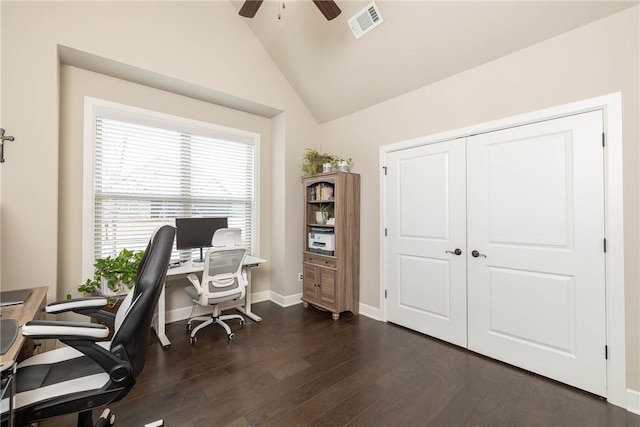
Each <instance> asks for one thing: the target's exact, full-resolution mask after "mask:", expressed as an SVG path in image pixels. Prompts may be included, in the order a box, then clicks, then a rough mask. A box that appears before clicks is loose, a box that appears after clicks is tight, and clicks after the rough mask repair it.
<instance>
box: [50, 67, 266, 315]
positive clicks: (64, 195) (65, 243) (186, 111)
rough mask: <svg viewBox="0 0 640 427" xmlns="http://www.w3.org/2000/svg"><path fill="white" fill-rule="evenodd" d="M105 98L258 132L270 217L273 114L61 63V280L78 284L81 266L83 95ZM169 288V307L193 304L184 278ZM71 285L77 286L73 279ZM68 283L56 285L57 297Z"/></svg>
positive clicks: (261, 279) (261, 275)
mask: <svg viewBox="0 0 640 427" xmlns="http://www.w3.org/2000/svg"><path fill="white" fill-rule="evenodd" d="M85 96H90V97H94V98H99V99H104V100H107V101H112V102H118V103H121V104H125V105H131V106H135V107H139V108H145V109H148V110H152V111H158V112H162V113H166V114H173V115H175V116H180V117H188V118H190V119H194V120H200V121H203V122H208V123H214V124H217V125H222V126H228V127H232V128H236V129H242V130H247V131H251V132H256V133H258V134H260V164H261V165H263V166H262V168H261V170H260V176H259V178H258V183H259V190H260V195H261V205H260V207H259V211H260V215H261V217H260V220H261V222H262V223H264V224H269V223H270V222H271V218H270V216H271V215H270V213H271V209H270V206H271V203H270V200H271V185H270V184H269V181H270V174H271V168H270V167H269V165H270V163H271V159H270V158H271V142H270V141H271V120H269V119H267V118H264V117H259V116H254V115H251V114H247V113H243V112H239V111H237V110H231V109H228V108H223V107H219V106H216V105H213V104H209V103H206V102H202V101H197V100H194V99H192V98H187V97H184V96H180V95H176V94H173V93H169V92H164V91H161V90H157V89H152V88H149V87H147V86H141V85H137V84H133V83H130V82H127V81H124V80H119V79H114V78H111V77H107V76H105V75H102V74H97V73H93V72H90V71H86V70H82V69H79V68H75V67H70V66H66V65H63V66H61V68H60V173H59V179H60V181H59V191H60V193H59V198H58V203H59V209H58V212H59V218H60V220H59V233H60V236H64V238H63V239H59V242H58V254H59V259H58V283H61V284H63V283H69V284H78V283H80V282H83V281H84V279H86V277H82V276H81V270H82V268H81V267H82V266H81V265H80V263H78V260H79V259H81V258H82V217H83V215H82V214H83V200H82V188H83V174H82V167H83V153H84V149H83V144H84V141H83V136H84V133H83V131H84V129H83V128H84V126H83V120H84V97H85ZM264 228H266V229H265V230H264V233H261V235H260V237H261V240H260V248H259V252H258V253H259V255H260V256H261V257H263V258H266V259H270V253H269V252H270V246H269V241H270V239H269V235H270V233H269V226H265V227H264ZM266 271H267V269H264V270H262V269H257V270H255V271H254V272H253V273H252V285H253V291H254V292H260V291H265V290H268V289H269V275H268V274H266ZM170 284H171V289H169V290H168V291H167V309H168V310H172V309H174V308H178V307H184V306H189V305H191V300H190V299H189V298H188V297H187V296H186V295H185V294H184V292H183V287H184V286H187V285H188V283H187V282H186V280H184V281H180V282H170ZM71 287H74V286H73V285H72V286H71ZM65 291H66V290H65V289H58V298H60V297H63V296H64V295H63V294H62V292H65Z"/></svg>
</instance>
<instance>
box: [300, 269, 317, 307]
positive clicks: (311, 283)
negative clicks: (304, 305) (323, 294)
mask: <svg viewBox="0 0 640 427" xmlns="http://www.w3.org/2000/svg"><path fill="white" fill-rule="evenodd" d="M302 271H303V273H302V274H303V279H302V297H303V298H305V299H307V300H308V301H309V302H318V297H317V290H318V287H317V286H316V284H317V283H320V280H319V277H317V276H318V273H317V272H318V267H315V266H313V265H309V264H303V269H302Z"/></svg>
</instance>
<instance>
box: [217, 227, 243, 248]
mask: <svg viewBox="0 0 640 427" xmlns="http://www.w3.org/2000/svg"><path fill="white" fill-rule="evenodd" d="M211 246H213V247H214V248H237V247H239V246H242V230H240V229H239V228H220V229H218V230H216V232H215V233H214V234H213V238H212V239H211Z"/></svg>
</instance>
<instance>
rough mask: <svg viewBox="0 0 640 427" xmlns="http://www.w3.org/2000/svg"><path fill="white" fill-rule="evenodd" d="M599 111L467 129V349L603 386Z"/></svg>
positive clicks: (600, 389)
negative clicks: (503, 127) (474, 130)
mask: <svg viewBox="0 0 640 427" xmlns="http://www.w3.org/2000/svg"><path fill="white" fill-rule="evenodd" d="M602 131H603V124H602V112H590V113H583V114H579V115H575V116H570V117H565V118H559V119H555V120H550V121H546V122H541V123H536V124H531V125H526V126H520V127H514V128H511V129H507V130H502V131H497V132H492V133H487V134H482V135H478V136H474V137H470V138H468V140H467V152H468V158H469V159H470V161H469V164H468V169H467V173H468V181H467V190H468V199H467V209H468V210H467V215H468V250H469V253H471V251H474V250H476V251H478V252H479V253H480V255H479V256H478V257H473V256H468V257H467V263H468V308H469V311H468V316H469V318H468V325H469V330H468V340H469V349H471V350H474V351H477V352H479V353H482V354H485V355H487V356H490V357H493V358H496V359H499V360H502V361H504V362H507V363H510V364H513V365H516V366H519V367H522V368H524V369H527V370H530V371H533V372H536V373H539V374H541V375H545V376H548V377H550V378H553V379H556V380H559V381H562V382H564V383H567V384H570V385H573V386H576V387H579V388H581V389H584V390H587V391H590V392H592V393H595V394H598V395H602V396H605V395H606V361H605V344H606V334H605V332H606V329H605V327H606V323H605V270H604V268H605V257H604V250H603V239H604V235H605V234H604V182H603V148H602Z"/></svg>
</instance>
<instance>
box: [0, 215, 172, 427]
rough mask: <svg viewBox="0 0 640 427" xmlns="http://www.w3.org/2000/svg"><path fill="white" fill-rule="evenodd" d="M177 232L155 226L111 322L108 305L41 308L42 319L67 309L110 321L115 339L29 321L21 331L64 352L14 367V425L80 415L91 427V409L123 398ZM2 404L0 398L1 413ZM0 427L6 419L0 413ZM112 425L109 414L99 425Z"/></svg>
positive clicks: (98, 330)
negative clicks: (53, 342)
mask: <svg viewBox="0 0 640 427" xmlns="http://www.w3.org/2000/svg"><path fill="white" fill-rule="evenodd" d="M174 234H175V229H174V228H173V227H170V226H162V227H160V228H158V229H157V230H156V231H155V232H154V234H153V236H152V237H151V239H150V241H149V244H148V245H147V249H146V251H145V253H144V255H143V257H142V260H141V261H140V265H139V267H138V278H137V280H136V283H135V286H134V288H133V289H132V290H131V292H130V293H129V295H127V298H125V300H124V301H123V303H122V305H121V306H120V308H119V309H118V312H117V313H116V315H115V316H113V315H111V314H109V313H107V312H104V311H101V310H100V307H104V305H105V304H106V299H104V298H94V299H89V298H79V299H77V300H71V301H62V302H60V303H55V304H52V305H50V306H47V309H46V311H47V312H48V313H62V312H66V311H73V312H77V313H81V314H86V315H88V316H90V317H94V318H99V319H102V320H107V321H108V320H112V321H113V323H114V327H115V333H114V336H113V339H112V340H111V341H110V342H99V341H101V340H104V339H105V338H106V337H107V335H108V333H109V329H108V328H107V327H106V326H104V325H99V324H95V323H76V322H62V321H33V322H28V323H27V324H26V325H24V326H23V328H22V334H23V335H24V336H27V337H30V338H34V339H51V338H53V339H59V340H60V341H62V342H63V343H65V344H67V345H68V346H69V347H63V348H59V349H56V350H53V351H48V352H45V353H42V354H38V355H36V356H33V357H31V358H29V359H26V360H25V361H23V362H21V363H20V364H19V365H18V371H17V374H16V378H17V382H16V395H15V412H14V416H15V423H16V425H21V424H28V423H33V422H37V421H40V420H44V419H47V418H52V417H56V416H60V415H64V414H69V413H78V426H82V427H85V426H86V427H88V426H93V418H92V409H93V408H97V407H99V406H103V405H106V404H109V403H111V402H116V401H118V400H120V399H122V398H123V397H125V396H126V395H127V394H128V393H129V391H130V390H131V388H132V387H133V385H134V384H135V381H136V378H137V377H138V375H139V374H140V372H141V371H142V368H143V367H144V364H145V356H146V355H145V353H146V347H147V343H148V339H149V328H150V327H151V321H152V318H153V313H154V309H155V306H156V303H157V302H158V298H159V297H160V292H161V291H162V287H163V286H164V281H165V276H166V274H167V268H168V266H169V260H170V258H171V249H172V247H173V238H174ZM7 407H8V399H7V398H6V397H5V398H3V400H2V410H3V411H6V408H7ZM2 417H3V421H4V420H5V419H6V418H7V414H6V413H5V412H3V414H2ZM105 418H106V420H107V424H112V423H113V421H114V417H113V416H111V415H109V414H107V416H106V417H105V416H104V414H103V417H102V418H101V421H99V423H103V425H105V424H104V422H105Z"/></svg>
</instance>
